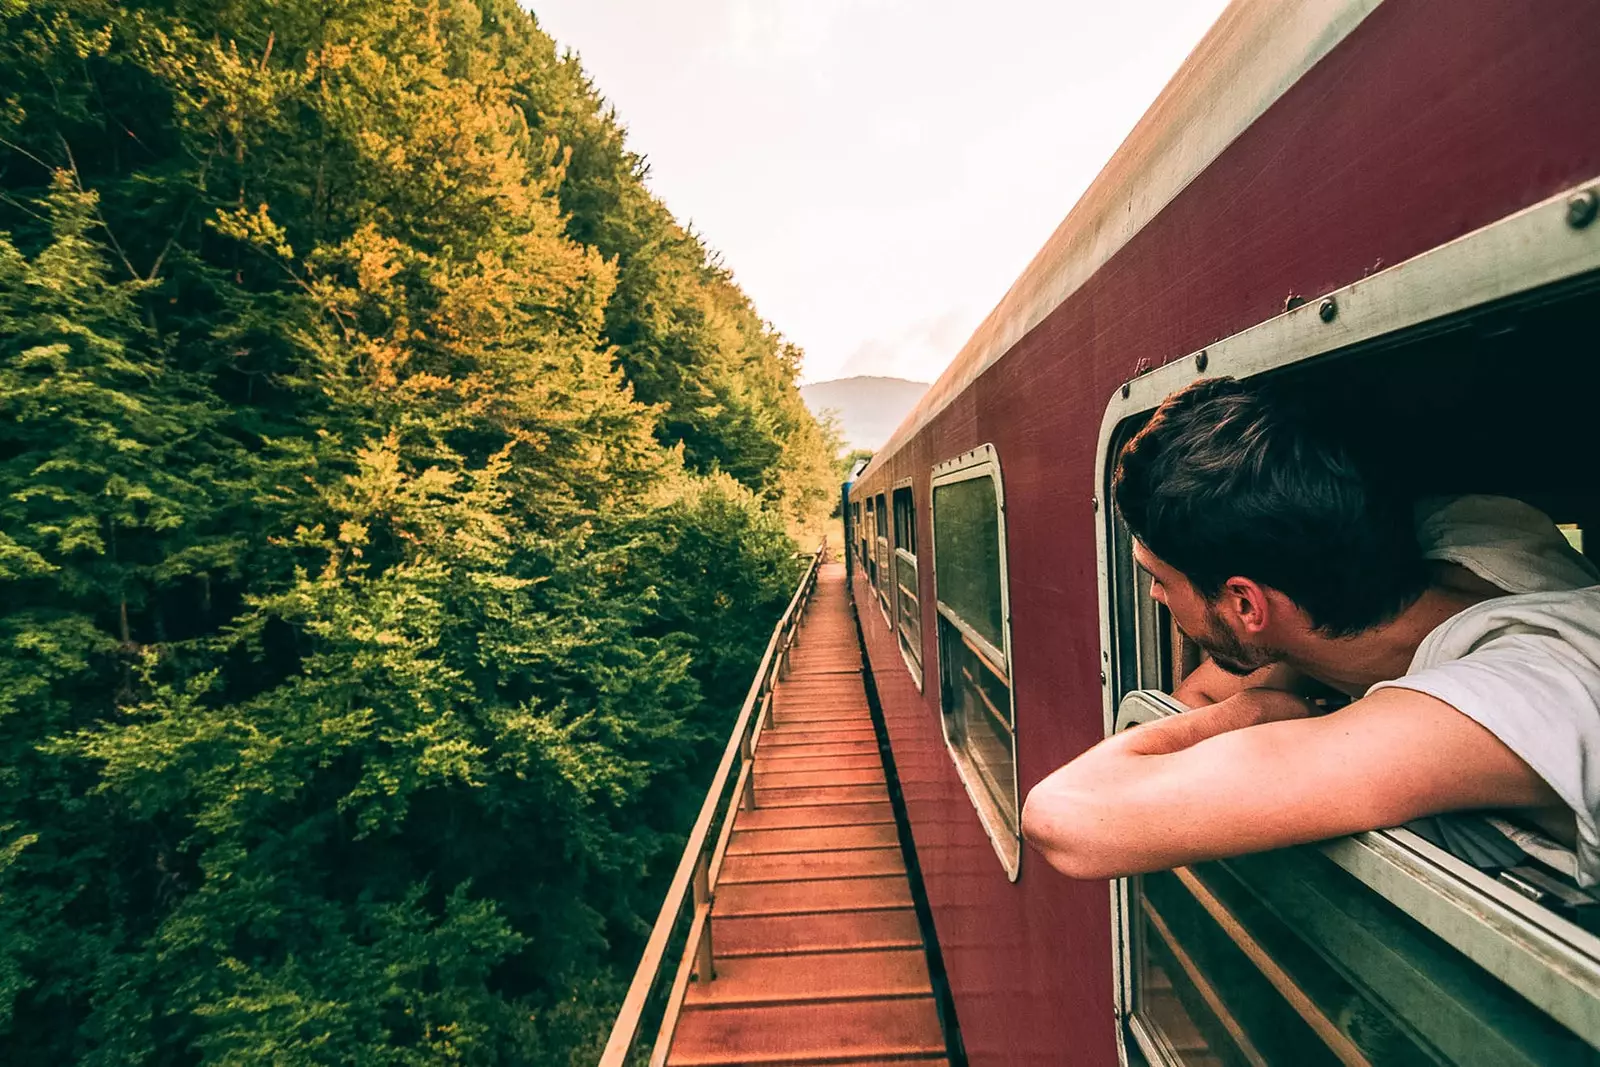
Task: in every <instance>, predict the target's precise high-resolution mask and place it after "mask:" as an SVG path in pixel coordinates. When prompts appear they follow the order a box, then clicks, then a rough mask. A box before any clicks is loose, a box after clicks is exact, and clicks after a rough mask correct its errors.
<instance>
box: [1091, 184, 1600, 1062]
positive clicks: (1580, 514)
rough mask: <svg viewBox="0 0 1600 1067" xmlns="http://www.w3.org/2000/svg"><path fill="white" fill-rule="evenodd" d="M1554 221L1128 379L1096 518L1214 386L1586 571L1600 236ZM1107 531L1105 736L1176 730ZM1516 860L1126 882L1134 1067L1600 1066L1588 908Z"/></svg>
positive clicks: (1566, 884)
mask: <svg viewBox="0 0 1600 1067" xmlns="http://www.w3.org/2000/svg"><path fill="white" fill-rule="evenodd" d="M1561 206H1562V203H1561V201H1559V200H1558V201H1554V202H1552V203H1550V204H1547V205H1543V206H1541V207H1538V208H1534V209H1530V210H1529V211H1527V212H1523V213H1521V214H1519V215H1516V216H1512V217H1511V218H1509V219H1506V220H1503V221H1502V222H1500V223H1497V224H1495V225H1494V226H1491V227H1488V228H1486V229H1485V230H1483V231H1479V232H1478V233H1477V234H1473V235H1471V236H1469V237H1467V238H1463V239H1461V240H1459V241H1456V242H1453V243H1452V244H1450V245H1445V246H1441V247H1440V248H1439V249H1435V250H1434V251H1432V252H1429V253H1427V254H1425V255H1423V256H1420V257H1418V258H1417V259H1414V260H1411V261H1409V262H1407V263H1405V264H1401V265H1400V266H1398V267H1394V268H1391V269H1390V270H1388V271H1385V272H1383V273H1381V274H1378V275H1374V276H1373V277H1371V278H1369V279H1366V280H1364V281H1362V282H1360V283H1358V284H1357V285H1355V286H1351V287H1349V288H1348V289H1346V290H1343V291H1341V292H1339V293H1335V294H1332V295H1330V296H1329V297H1328V298H1326V299H1325V300H1324V301H1320V302H1318V301H1313V302H1312V303H1311V304H1310V305H1309V306H1307V307H1306V308H1304V309H1301V310H1296V311H1291V312H1288V313H1286V314H1284V315H1281V316H1279V317H1277V318H1274V319H1272V320H1269V321H1267V322H1265V323H1262V324H1261V325H1259V326H1257V327H1255V328H1253V329H1251V330H1248V331H1246V332H1244V333H1242V334H1239V335H1237V336H1235V337H1233V338H1229V339H1227V340H1225V341H1223V342H1219V343H1218V344H1216V345H1212V346H1209V348H1208V351H1207V353H1206V359H1205V360H1199V359H1185V360H1181V361H1175V362H1173V363H1170V364H1168V365H1167V366H1165V367H1162V368H1160V369H1159V370H1157V371H1155V372H1152V373H1151V374H1149V375H1147V376H1145V377H1143V378H1140V379H1136V380H1135V381H1134V382H1133V383H1130V388H1129V389H1128V391H1127V393H1126V394H1123V393H1122V392H1121V391H1120V390H1119V393H1118V395H1117V396H1115V397H1113V399H1112V402H1111V405H1110V408H1109V409H1108V411H1107V414H1106V419H1105V422H1104V424H1103V426H1102V434H1101V454H1100V459H1099V473H1098V477H1099V485H1100V499H1101V500H1106V501H1109V499H1110V498H1109V488H1110V468H1111V466H1112V464H1114V462H1115V457H1116V454H1117V450H1118V449H1119V448H1120V445H1121V443H1122V442H1124V441H1126V440H1127V438H1128V437H1129V436H1131V435H1132V433H1134V432H1135V431H1136V430H1137V429H1138V427H1139V426H1140V425H1142V424H1143V422H1144V420H1145V419H1146V418H1147V417H1148V415H1149V412H1150V410H1151V409H1153V408H1154V407H1155V405H1156V404H1157V403H1159V401H1160V400H1161V398H1162V397H1164V396H1166V395H1168V394H1169V393H1171V392H1173V391H1174V390H1176V389H1178V388H1181V387H1182V386H1183V385H1185V384H1187V383H1188V382H1190V381H1192V380H1194V379H1195V378H1196V377H1198V376H1199V372H1198V370H1197V367H1199V366H1205V367H1206V368H1207V370H1208V372H1209V373H1211V374H1227V375H1232V376H1235V377H1239V378H1251V377H1257V376H1262V377H1266V376H1270V378H1271V379H1272V380H1273V381H1274V382H1275V384H1278V385H1281V386H1283V387H1284V388H1286V389H1289V390H1292V391H1298V390H1304V391H1306V393H1307V394H1308V395H1311V396H1314V397H1315V398H1316V400H1317V403H1318V404H1319V405H1321V406H1322V408H1323V410H1324V411H1326V412H1328V413H1329V414H1331V415H1332V416H1333V417H1334V418H1336V419H1339V420H1342V421H1343V422H1344V424H1346V425H1348V426H1350V427H1351V430H1352V433H1351V436H1350V438H1349V440H1350V441H1351V443H1352V445H1353V446H1354V447H1356V448H1357V449H1358V450H1359V451H1362V452H1364V453H1365V458H1366V459H1367V460H1368V461H1369V462H1371V463H1373V465H1375V466H1381V468H1382V470H1383V471H1384V472H1385V476H1387V477H1392V478H1395V479H1398V480H1399V484H1401V485H1403V486H1404V487H1405V488H1406V489H1407V491H1409V492H1411V493H1412V494H1413V495H1414V496H1415V497H1417V498H1418V499H1419V500H1420V499H1422V498H1425V497H1430V496H1438V495H1453V494H1463V493H1491V494H1498V495H1504V496H1511V497H1516V498H1519V499H1522V500H1525V501H1527V502H1529V503H1532V504H1534V505H1535V506H1537V507H1539V508H1540V509H1542V510H1543V511H1545V512H1546V514H1548V515H1550V516H1551V517H1552V518H1553V519H1554V520H1555V521H1556V522H1557V523H1558V524H1560V526H1561V528H1562V532H1563V533H1564V534H1565V535H1566V537H1567V539H1568V541H1569V543H1571V544H1572V545H1573V546H1574V547H1576V548H1578V549H1579V550H1580V551H1587V552H1589V553H1591V554H1592V553H1593V552H1594V551H1595V549H1596V547H1597V542H1600V538H1596V537H1595V536H1594V535H1593V530H1594V529H1595V527H1596V524H1597V520H1600V480H1597V479H1595V477H1594V476H1593V473H1592V471H1593V463H1594V457H1595V445H1594V434H1593V416H1592V414H1591V412H1592V407H1593V398H1594V397H1595V396H1597V395H1600V360H1596V359H1595V358H1594V352H1595V350H1596V341H1595V338H1596V329H1597V326H1596V324H1597V323H1600V232H1597V233H1593V234H1581V235H1579V234H1576V233H1575V232H1574V231H1573V230H1572V229H1571V228H1569V227H1567V226H1566V225H1565V220H1564V216H1563V214H1562V212H1561V210H1560V208H1561ZM1101 513H1102V517H1103V519H1104V521H1103V522H1102V523H1101V529H1100V531H1099V536H1100V540H1099V544H1100V550H1101V553H1102V558H1101V562H1102V564H1103V568H1102V573H1103V574H1104V575H1105V576H1106V585H1105V587H1103V589H1102V602H1101V611H1102V617H1101V625H1102V640H1103V642H1104V654H1105V663H1106V665H1107V667H1108V671H1107V679H1106V691H1105V696H1106V716H1107V718H1106V728H1107V730H1108V732H1109V731H1111V730H1113V729H1119V728H1125V727H1127V726H1129V725H1132V724H1136V723H1138V722H1141V721H1149V720H1151V719H1153V718H1157V717H1160V716H1163V715H1168V714H1181V713H1182V712H1183V711H1184V710H1185V709H1184V708H1183V707H1182V705H1180V704H1177V703H1176V702H1175V701H1172V700H1171V699H1170V698H1169V697H1167V696H1166V695H1165V694H1166V692H1169V691H1170V690H1171V689H1172V688H1173V687H1174V686H1175V685H1176V684H1177V682H1178V681H1179V680H1181V678H1182V676H1183V673H1184V672H1185V670H1187V669H1190V668H1192V666H1193V660H1192V649H1191V648H1190V646H1188V644H1187V642H1185V641H1184V640H1183V639H1182V638H1181V635H1178V634H1175V632H1174V631H1173V630H1172V627H1171V623H1170V620H1169V619H1168V618H1167V616H1166V614H1165V611H1164V609H1162V608H1161V607H1160V606H1159V605H1157V604H1155V603H1154V602H1153V601H1152V600H1151V599H1150V597H1149V579H1148V576H1144V575H1142V574H1141V573H1140V572H1139V570H1138V568H1137V567H1136V566H1134V564H1133V560H1132V556H1131V551H1130V543H1129V538H1128V534H1127V531H1126V530H1125V529H1124V528H1123V527H1122V525H1121V523H1120V521H1119V519H1118V518H1117V516H1116V514H1115V509H1114V507H1110V506H1106V507H1103V508H1102V509H1101ZM1586 535H1587V536H1586ZM1463 819H1464V820H1477V821H1479V822H1486V821H1487V822H1489V824H1490V825H1491V826H1492V825H1493V822H1492V819H1491V820H1484V819H1482V818H1480V817H1479V816H1476V815H1472V816H1463ZM1462 825H1463V826H1466V827H1467V828H1469V829H1470V827H1471V825H1472V824H1471V823H1470V822H1463V824H1462ZM1508 828H1509V829H1510V830H1512V831H1515V830H1516V828H1515V827H1508ZM1418 829H1420V827H1419V828H1418ZM1467 836H1468V837H1469V838H1470V837H1471V835H1470V834H1468V835H1467ZM1520 840H1522V839H1520V838H1519V839H1516V840H1514V841H1513V844H1514V845H1515V844H1516V841H1520ZM1528 844H1529V848H1527V849H1522V848H1520V847H1518V848H1516V849H1515V850H1514V851H1510V852H1505V853H1503V854H1501V855H1499V856H1498V857H1497V856H1496V855H1494V854H1492V853H1493V851H1494V850H1493V849H1490V850H1489V851H1488V852H1485V851H1484V849H1483V848H1482V847H1481V842H1479V843H1475V842H1474V841H1472V840H1463V839H1462V838H1461V836H1460V834H1459V833H1458V834H1455V835H1452V834H1450V833H1441V834H1440V835H1439V836H1438V837H1437V838H1430V837H1429V836H1428V835H1427V834H1426V833H1425V832H1417V831H1416V830H1413V829H1407V828H1396V829H1392V830H1380V831H1374V832H1370V833H1364V834H1358V835H1355V836H1354V837H1350V838H1343V839H1339V840H1336V841H1332V842H1327V843H1324V844H1322V845H1318V846H1307V847H1303V848H1294V849H1285V850H1280V851H1275V852H1268V853H1261V854H1257V855H1252V856H1245V857H1241V858H1239V859H1235V860H1228V861H1220V862H1210V863H1199V864H1194V865H1192V866H1190V867H1186V868H1179V869H1177V870H1174V871H1169V872H1162V873H1158V874H1151V875H1146V876H1143V877H1141V878H1134V879H1124V880H1121V881H1119V882H1118V883H1116V886H1115V892H1114V894H1113V900H1114V905H1115V906H1114V909H1113V910H1114V913H1115V918H1114V922H1115V924H1116V926H1115V930H1114V933H1115V935H1116V946H1117V949H1116V951H1117V955H1116V965H1117V973H1118V982H1117V996H1118V1008H1119V1013H1120V1016H1121V1019H1122V1026H1121V1028H1120V1031H1119V1038H1118V1040H1119V1043H1120V1044H1121V1045H1122V1047H1123V1051H1124V1053H1125V1054H1126V1055H1127V1057H1128V1061H1129V1062H1137V1061H1138V1060H1139V1059H1141V1058H1143V1059H1145V1060H1148V1061H1149V1062H1151V1063H1155V1064H1163V1065H1164V1064H1204V1065H1208V1067H1209V1065H1220V1064H1277V1063H1295V1064H1322V1063H1326V1064H1338V1063H1343V1064H1351V1063H1357V1064H1368V1063H1370V1064H1389V1063H1404V1064H1410V1063H1419V1064H1420V1063H1427V1064H1441V1063H1442V1064H1528V1065H1532V1064H1600V1007H1597V1005H1600V999H1597V998H1600V937H1597V936H1596V934H1597V933H1600V899H1597V898H1596V897H1595V895H1593V894H1592V893H1589V892H1586V891H1583V890H1580V889H1579V888H1578V887H1577V886H1576V884H1575V883H1574V882H1572V881H1571V880H1570V879H1567V878H1564V877H1562V872H1561V870H1560V869H1559V868H1560V865H1561V859H1560V856H1559V854H1558V852H1559V850H1557V851H1555V852H1543V851H1540V849H1542V848H1543V847H1544V846H1543V845H1541V846H1540V849H1535V848H1534V847H1533V844H1534V842H1532V841H1529V842H1528Z"/></svg>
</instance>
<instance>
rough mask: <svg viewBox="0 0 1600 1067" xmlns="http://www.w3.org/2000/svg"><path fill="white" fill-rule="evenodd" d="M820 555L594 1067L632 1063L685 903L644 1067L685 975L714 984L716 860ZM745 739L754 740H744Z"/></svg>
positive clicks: (756, 685)
mask: <svg viewBox="0 0 1600 1067" xmlns="http://www.w3.org/2000/svg"><path fill="white" fill-rule="evenodd" d="M827 552H828V540H827V538H826V537H824V538H823V539H822V543H821V544H819V545H818V546H817V551H816V552H815V553H814V554H812V556H811V562H810V564H808V565H807V567H806V571H805V574H804V575H803V576H802V577H801V579H800V584H799V585H798V586H797V587H796V588H795V591H794V596H792V597H790V599H789V606H788V607H787V608H785V609H784V612H783V615H782V617H780V618H779V619H778V623H777V625H776V626H774V627H773V629H772V636H771V637H770V638H768V640H767V648H766V651H765V652H763V653H762V656H761V665H760V666H759V667H757V668H756V675H755V679H754V680H753V681H752V682H751V683H750V691H749V692H748V693H746V694H745V698H744V703H743V704H742V705H741V706H740V708H739V717H738V718H737V719H736V720H735V721H734V724H733V733H732V734H731V735H730V736H729V738H728V744H727V747H726V748H724V749H723V752H722V760H721V762H719V763H718V764H717V773H716V775H715V776H714V777H713V778H712V779H711V787H710V789H708V790H707V791H706V799H705V802H704V803H703V804H701V806H700V815H699V817H698V818H696V819H695V822H694V829H693V830H691V831H690V832H689V840H688V842H687V844H685V846H684V849H683V858H682V859H680V860H679V861H678V869H677V871H676V872H675V873H674V874H673V876H672V882H671V884H670V885H669V886H668V888H667V898H666V899H665V900H664V901H662V903H661V911H660V913H659V914H658V915H657V916H656V922H655V926H654V927H652V928H651V930H650V938H649V940H648V941H646V942H645V947H644V955H643V957H642V958H641V959H640V960H639V967H638V969H637V970H636V971H634V974H633V981H632V982H631V983H630V984H629V985H628V993H627V995H626V996H625V997H623V1000H622V1008H621V1010H620V1011H619V1012H618V1013H617V1021H616V1022H615V1023H614V1024H612V1027H611V1036H610V1038H609V1039H608V1040H607V1041H606V1048H605V1051H604V1052H603V1053H601V1055H600V1063H599V1067H627V1065H629V1064H630V1063H631V1062H632V1061H631V1059H630V1057H631V1056H632V1055H633V1052H634V1049H635V1047H636V1045H637V1044H638V1040H639V1030H640V1024H641V1022H642V1021H643V1019H644V1013H645V1009H646V1008H647V1007H648V1005H649V1002H650V998H651V996H652V994H654V993H655V992H656V990H657V989H658V987H659V985H660V982H661V977H662V970H663V964H665V962H666V956H667V949H668V946H669V943H670V942H671V940H672V934H673V931H674V930H675V929H676V928H677V927H678V924H679V923H680V922H681V920H682V918H683V913H684V905H685V904H686V903H688V902H689V901H691V900H692V901H693V903H694V918H693V919H692V920H691V924H690V929H689V938H688V941H687V943H686V944H685V945H684V951H683V958H682V960H681V961H680V962H679V965H678V969H677V972H676V974H675V975H674V979H673V984H672V990H671V992H670V994H669V995H668V998H667V1003H666V1006H665V1009H664V1013H663V1017H662V1021H661V1026H660V1027H659V1029H658V1030H657V1033H656V1040H655V1042H654V1045H653V1047H652V1050H651V1057H650V1063H651V1065H652V1067H658V1065H660V1064H663V1063H665V1062H666V1054H667V1050H668V1049H669V1048H670V1047H671V1045H672V1034H673V1030H674V1029H675V1028H676V1026H677V1020H678V1013H679V1011H680V1010H681V1009H682V1007H683V999H684V996H685V995H686V994H687V992H688V983H689V980H690V976H691V974H694V975H697V976H700V977H703V978H704V979H705V980H710V979H711V978H713V977H715V973H714V970H713V968H712V962H711V945H712V940H711V905H712V900H713V897H714V894H715V889H716V877H717V875H719V874H720V873H721V870H722V859H723V856H724V854H725V853H726V851H727V847H728V841H729V838H730V837H731V833H730V828H731V827H732V825H733V816H734V812H735V811H736V810H738V808H739V807H741V806H744V805H746V804H748V805H749V806H751V807H754V806H755V790H754V779H755V776H754V768H755V763H754V760H755V740H756V739H759V736H760V728H761V727H764V726H765V725H766V722H767V720H768V718H769V717H770V714H771V712H770V709H771V706H772V685H773V682H774V680H775V679H776V678H778V677H781V676H782V674H783V673H784V672H785V671H786V669H787V666H788V660H789V650H790V649H791V648H792V647H793V645H794V643H795V637H796V631H797V629H798V628H799V625H800V620H801V618H802V617H803V616H804V614H805V609H806V605H807V604H808V603H809V602H810V599H811V593H812V591H813V590H814V589H815V588H816V584H817V571H818V569H819V568H820V567H821V565H822V562H823V560H824V559H825V558H826V557H827ZM758 707H759V708H760V709H761V711H760V714H757V713H756V709H757V708H758ZM753 733H754V738H752V734H753ZM736 759H737V760H738V761H739V762H740V774H739V778H738V780H737V783H736V787H735V789H734V791H733V795H732V796H731V797H730V798H729V799H728V800H727V801H724V800H723V793H724V792H726V791H727V786H728V782H729V778H730V776H731V775H732V773H733V768H734V761H735V760H736ZM719 814H720V815H721V817H722V826H721V828H720V830H719V832H718V833H717V834H716V836H715V837H713V835H712V827H713V825H714V824H715V823H716V822H717V821H718V819H717V817H718V815H719ZM713 841H714V842H715V845H714V846H713V847H712V848H710V850H709V851H708V847H707V846H708V845H710V844H711V843H712V842H713Z"/></svg>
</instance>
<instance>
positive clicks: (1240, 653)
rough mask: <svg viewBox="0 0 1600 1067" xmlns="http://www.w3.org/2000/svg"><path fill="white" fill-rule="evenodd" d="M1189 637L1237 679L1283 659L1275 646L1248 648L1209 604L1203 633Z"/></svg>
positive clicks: (1213, 660)
mask: <svg viewBox="0 0 1600 1067" xmlns="http://www.w3.org/2000/svg"><path fill="white" fill-rule="evenodd" d="M1189 640H1191V641H1193V642H1194V643H1195V644H1197V645H1199V646H1200V648H1201V650H1202V651H1204V652H1205V653H1206V655H1208V656H1210V657H1211V662H1212V663H1215V664H1216V665H1217V666H1218V667H1221V668H1222V669H1223V670H1225V671H1227V672H1228V673H1229V674H1232V675H1237V676H1238V677H1240V678H1242V677H1244V676H1245V675H1247V674H1254V673H1255V672H1256V671H1259V670H1260V669H1261V668H1262V667H1266V666H1270V665H1271V664H1274V663H1277V662H1278V661H1279V660H1281V659H1282V658H1283V657H1282V656H1281V655H1280V654H1278V652H1277V651H1276V650H1275V649H1270V648H1249V647H1247V646H1246V645H1245V644H1244V642H1242V641H1240V640H1239V638H1238V636H1237V635H1236V634H1234V632H1233V631H1232V630H1230V629H1228V625H1227V623H1225V622H1223V621H1222V617H1221V616H1220V615H1218V614H1217V610H1216V609H1215V608H1213V607H1211V606H1210V605H1207V606H1206V633H1205V634H1190V635H1189Z"/></svg>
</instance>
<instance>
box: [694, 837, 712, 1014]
mask: <svg viewBox="0 0 1600 1067" xmlns="http://www.w3.org/2000/svg"><path fill="white" fill-rule="evenodd" d="M694 906H695V910H696V911H699V910H700V909H701V908H702V907H703V908H705V909H706V922H705V926H703V927H702V928H701V931H700V943H699V944H698V945H696V946H695V950H694V952H695V958H694V969H695V977H696V979H697V980H699V981H701V982H709V981H711V980H712V979H713V978H715V977H716V976H717V972H716V969H715V968H714V967H713V966H712V964H711V865H710V863H709V861H708V860H707V859H706V854H705V851H704V850H703V849H702V850H701V852H700V859H699V860H698V861H697V862H696V863H695V865H694Z"/></svg>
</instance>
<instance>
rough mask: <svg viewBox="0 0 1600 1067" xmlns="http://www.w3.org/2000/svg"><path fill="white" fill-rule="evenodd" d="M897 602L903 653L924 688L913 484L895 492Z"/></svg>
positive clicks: (897, 624) (895, 600) (896, 628)
mask: <svg viewBox="0 0 1600 1067" xmlns="http://www.w3.org/2000/svg"><path fill="white" fill-rule="evenodd" d="M894 586H895V592H894V603H895V615H894V618H895V630H896V631H897V632H898V634H899V638H900V655H901V656H903V657H904V658H905V661H906V666H907V667H908V668H910V670H911V677H912V678H913V679H915V680H916V683H917V688H918V689H920V688H922V601H921V599H920V598H919V597H918V595H917V594H918V590H919V589H920V588H921V587H920V586H919V585H918V584H917V504H916V500H915V498H914V497H913V496H912V494H911V486H910V485H902V486H899V487H898V488H896V489H895V491H894Z"/></svg>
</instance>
